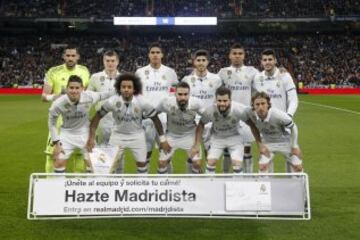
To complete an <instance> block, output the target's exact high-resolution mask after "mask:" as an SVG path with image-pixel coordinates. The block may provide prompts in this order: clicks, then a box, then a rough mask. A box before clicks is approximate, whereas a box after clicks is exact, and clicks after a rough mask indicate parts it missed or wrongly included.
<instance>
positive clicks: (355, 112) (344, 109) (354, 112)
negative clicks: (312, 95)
mask: <svg viewBox="0 0 360 240" xmlns="http://www.w3.org/2000/svg"><path fill="white" fill-rule="evenodd" d="M300 102H301V103H305V104H309V105H313V106H317V107H323V108H328V109H333V110H338V111H342V112H347V113H352V114H356V115H360V112H357V111H352V110H349V109H346V108H338V107H333V106H329V105H324V104H320V103H313V102H307V101H300Z"/></svg>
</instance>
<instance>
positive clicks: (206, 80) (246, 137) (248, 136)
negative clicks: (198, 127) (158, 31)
mask: <svg viewBox="0 0 360 240" xmlns="http://www.w3.org/2000/svg"><path fill="white" fill-rule="evenodd" d="M148 56H149V60H150V64H149V65H148V66H145V67H143V68H140V69H138V70H137V72H136V75H137V76H138V77H140V79H141V82H142V84H143V88H142V92H143V95H144V97H146V98H147V99H148V101H149V102H150V103H151V105H152V106H153V107H156V106H159V105H161V104H160V103H161V102H163V101H164V100H165V98H166V97H168V95H169V90H170V88H171V87H172V86H174V85H175V84H176V83H177V82H178V79H177V76H176V73H175V71H174V70H173V69H171V68H169V67H166V66H164V65H162V64H161V60H162V57H163V53H162V49H161V47H160V45H158V44H152V45H151V46H150V47H149V55H148ZM78 57H79V56H78V52H77V50H76V49H71V48H68V49H66V50H65V52H64V60H65V64H64V65H61V66H58V67H56V68H58V70H64V71H65V70H70V71H65V72H69V73H71V74H76V73H75V72H74V70H76V69H79V68H78V66H79V65H77V60H78ZM244 58H245V50H244V48H243V47H242V46H240V45H238V44H235V45H233V46H232V47H231V49H230V52H229V59H230V61H231V66H230V67H227V68H223V69H221V70H220V72H219V73H218V74H213V73H210V72H208V70H207V65H208V63H209V55H208V53H207V51H204V50H199V51H197V52H196V53H195V54H194V57H193V64H194V71H193V73H192V74H191V75H189V76H186V77H185V78H184V79H183V80H182V81H183V82H186V83H188V85H189V86H190V89H191V91H190V93H191V96H192V97H194V98H197V99H198V100H199V101H200V102H201V104H202V106H210V105H212V104H213V103H214V101H215V91H216V89H217V88H218V87H220V86H221V85H225V86H226V87H228V88H229V89H231V92H232V100H233V101H234V102H240V103H242V104H244V105H246V106H250V105H251V102H250V101H251V94H252V93H253V92H254V90H255V91H258V92H260V91H264V92H266V93H267V94H268V95H269V96H270V98H271V104H272V106H273V107H272V108H278V109H280V110H281V111H284V112H286V113H287V114H288V115H290V116H291V117H292V116H293V115H294V113H295V111H296V108H297V95H296V89H295V86H294V83H293V81H292V79H291V77H290V75H289V74H288V73H287V72H286V71H285V72H284V71H282V72H280V71H279V70H278V69H277V68H276V57H275V54H274V52H272V51H271V50H266V51H264V52H263V53H262V57H261V63H262V66H263V67H264V71H263V72H258V71H257V70H256V69H255V68H254V67H249V66H245V65H244ZM103 61H104V66H105V69H104V71H102V72H99V73H96V74H94V75H92V77H91V79H90V84H89V86H88V89H89V90H93V91H99V92H104V91H109V90H110V89H113V85H114V81H115V78H116V76H118V75H119V72H118V70H117V66H118V64H119V59H118V56H117V54H116V53H115V52H113V51H109V52H106V53H105V54H104V57H103ZM59 68H60V69H59ZM71 68H72V71H71ZM80 69H81V68H80ZM55 73H56V72H55ZM55 73H54V69H50V70H49V72H48V73H47V76H46V81H45V87H44V93H43V99H44V100H47V101H51V100H54V99H55V98H56V97H57V95H58V94H59V93H57V92H56V91H55V90H56V89H58V88H59V87H58V86H57V84H56V83H57V82H58V81H56V77H54V76H58V74H55ZM59 75H60V74H59ZM78 75H80V76H81V74H78ZM64 78H65V77H63V79H64ZM82 79H84V77H83V78H82ZM85 79H86V77H85ZM59 82H60V83H62V84H63V85H62V86H65V83H66V81H64V80H62V81H59ZM84 83H85V86H86V80H85V81H84ZM56 93H57V94H56ZM99 106H101V104H100V105H99ZM173 107H176V106H172V108H173ZM273 115H274V114H273ZM168 116H169V115H168ZM159 118H160V120H161V122H162V123H163V127H166V120H167V118H166V114H160V115H159ZM112 121H113V120H112V117H111V115H110V114H108V115H107V116H106V117H105V118H103V119H102V120H101V121H100V126H99V128H100V129H101V131H100V132H101V135H102V137H101V138H98V139H97V140H98V142H99V143H108V142H109V139H110V131H111V130H110V129H111V127H112ZM197 121H199V118H198V117H197ZM169 124H171V123H170V122H169ZM143 126H144V128H145V129H146V131H145V132H146V140H147V147H146V149H148V154H147V159H149V158H150V156H151V150H152V147H153V146H152V145H153V141H154V139H155V136H156V131H155V128H154V126H153V124H152V121H151V120H150V121H149V120H145V121H144V122H143ZM205 129H206V130H205V133H206V134H205V135H206V136H205V138H204V140H205V141H204V142H205V143H207V142H210V138H209V136H210V135H209V130H210V129H211V124H207V125H206V126H205ZM239 131H240V133H241V134H240V135H241V136H242V139H241V142H242V143H243V144H244V145H245V149H244V153H243V157H244V170H245V172H252V168H253V167H252V157H251V149H250V144H251V142H253V137H252V133H251V131H250V128H248V127H247V126H246V125H245V124H244V123H241V124H240V125H239ZM168 135H169V134H168ZM289 135H290V134H289ZM168 140H169V143H170V145H171V144H173V145H174V141H173V143H171V137H170V138H169V137H168ZM207 140H208V141H207ZM281 141H283V139H282V140H281ZM281 141H280V142H279V139H277V142H278V143H277V144H275V146H273V151H274V152H276V151H279V152H282V153H283V154H284V155H285V157H286V159H287V169H288V171H290V170H291V161H292V160H291V159H292V158H291V156H292V155H294V154H295V155H297V156H299V157H300V151H299V150H297V151H293V150H294V149H292V150H291V151H290V152H289V151H288V149H287V150H286V151H281V150H282V147H281V146H282V145H283V143H281ZM275 142H276V141H275ZM49 143H51V141H49ZM268 145H269V144H268ZM279 146H280V149H279ZM287 148H288V147H287ZM173 149H175V148H173ZM226 149H227V150H229V149H228V148H226ZM297 149H298V148H297ZM48 152H49V151H48ZM228 153H229V151H225V154H224V158H225V161H224V171H225V172H226V171H228V169H229V166H230V165H231V164H230V162H231V161H230V160H229V159H230V158H229V154H228ZM293 153H294V154H293ZM240 155H241V154H240ZM169 156H171V154H170V155H166V154H165V155H164V154H161V157H160V160H161V161H160V164H159V172H165V171H166V172H167V171H171V168H168V166H167V164H165V163H167V162H168V159H167V157H169ZM210 156H211V155H210ZM241 157H242V156H241ZM268 159H270V160H271V158H268ZM49 160H50V162H51V163H52V160H51V159H48V161H47V162H49ZM241 160H242V159H241ZM189 162H190V164H189V171H191V170H192V171H193V172H198V171H197V169H198V168H196V167H194V164H191V161H189ZM193 162H194V161H193ZM271 163H272V161H271ZM297 163H299V162H297ZM51 165H52V164H49V163H48V164H47V166H48V168H47V170H48V169H49V166H51ZM120 166H121V165H120ZM195 166H196V164H195ZM269 168H270V169H271V166H269ZM208 170H209V169H208ZM235 170H236V171H238V169H234V171H235ZM240 170H241V169H240ZM48 171H49V170H48ZM118 171H121V169H118ZM270 171H271V170H270Z"/></svg>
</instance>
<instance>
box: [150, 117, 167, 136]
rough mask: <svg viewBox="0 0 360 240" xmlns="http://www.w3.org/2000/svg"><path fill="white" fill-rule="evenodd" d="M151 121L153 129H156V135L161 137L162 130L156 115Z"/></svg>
mask: <svg viewBox="0 0 360 240" xmlns="http://www.w3.org/2000/svg"><path fill="white" fill-rule="evenodd" d="M151 120H152V121H153V123H154V126H155V129H156V131H157V133H158V134H159V136H163V135H164V129H163V127H162V124H161V121H160V119H159V117H158V116H157V115H156V116H155V117H152V118H151Z"/></svg>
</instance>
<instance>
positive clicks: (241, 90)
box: [218, 65, 259, 106]
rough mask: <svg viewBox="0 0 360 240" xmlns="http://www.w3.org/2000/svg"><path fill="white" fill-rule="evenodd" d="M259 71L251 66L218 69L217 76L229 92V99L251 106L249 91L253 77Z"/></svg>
mask: <svg viewBox="0 0 360 240" xmlns="http://www.w3.org/2000/svg"><path fill="white" fill-rule="evenodd" d="M258 72H259V71H258V70H257V69H256V68H254V67H252V66H244V65H243V66H241V67H239V68H236V67H234V66H230V67H225V68H222V69H220V71H219V73H218V75H219V77H220V78H221V80H222V83H223V84H224V86H225V87H227V88H229V89H230V90H231V99H232V100H233V101H235V102H238V103H241V104H244V105H245V106H251V90H252V85H253V80H254V78H255V75H256V74H257V73H258Z"/></svg>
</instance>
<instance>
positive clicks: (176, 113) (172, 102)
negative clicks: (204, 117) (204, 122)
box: [156, 96, 203, 137]
mask: <svg viewBox="0 0 360 240" xmlns="http://www.w3.org/2000/svg"><path fill="white" fill-rule="evenodd" d="M202 109H203V105H202V102H201V101H200V100H199V99H197V98H194V97H190V98H189V103H188V105H187V107H186V110H185V111H182V110H180V109H179V106H178V104H177V101H176V97H175V96H172V97H168V98H166V99H164V101H162V102H161V103H160V104H159V105H158V106H157V108H156V110H157V111H158V112H165V113H166V114H167V133H168V134H171V135H175V136H179V137H181V136H184V135H188V134H194V133H195V128H196V123H195V117H196V114H200V113H201V112H202Z"/></svg>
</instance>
